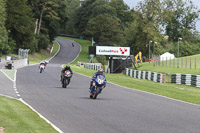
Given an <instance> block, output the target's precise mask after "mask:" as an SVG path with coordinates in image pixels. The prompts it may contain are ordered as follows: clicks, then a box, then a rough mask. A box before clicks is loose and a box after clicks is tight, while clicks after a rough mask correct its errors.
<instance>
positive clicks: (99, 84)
mask: <svg viewBox="0 0 200 133" xmlns="http://www.w3.org/2000/svg"><path fill="white" fill-rule="evenodd" d="M105 84H106V80H105V78H104V77H103V76H102V75H99V76H97V78H96V79H95V80H94V81H93V83H92V87H91V93H90V98H92V99H96V98H97V96H98V95H99V94H100V93H101V91H102V90H103V88H104V87H105Z"/></svg>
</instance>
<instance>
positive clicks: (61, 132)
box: [19, 98, 64, 133]
mask: <svg viewBox="0 0 200 133" xmlns="http://www.w3.org/2000/svg"><path fill="white" fill-rule="evenodd" d="M19 101H21V102H22V103H24V104H25V105H27V106H28V107H29V108H30V109H31V110H33V111H34V112H36V113H37V114H38V115H39V116H40V117H41V118H42V119H44V120H45V121H46V122H47V123H49V124H50V125H51V126H52V127H53V128H54V129H55V130H57V131H58V132H59V133H64V132H63V131H62V130H60V129H59V128H58V127H56V126H55V125H54V124H53V123H51V122H50V121H49V120H48V119H46V118H45V117H44V116H42V115H41V114H40V113H39V112H37V111H36V110H35V109H34V108H33V107H31V106H30V105H29V104H28V103H26V102H25V101H24V100H23V99H22V98H20V99H19Z"/></svg>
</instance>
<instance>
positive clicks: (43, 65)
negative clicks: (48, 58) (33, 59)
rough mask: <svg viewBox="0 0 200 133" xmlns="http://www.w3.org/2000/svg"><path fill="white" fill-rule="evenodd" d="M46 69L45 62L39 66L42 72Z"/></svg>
mask: <svg viewBox="0 0 200 133" xmlns="http://www.w3.org/2000/svg"><path fill="white" fill-rule="evenodd" d="M44 69H45V64H43V63H41V64H40V66H39V71H40V73H42V72H43V71H44Z"/></svg>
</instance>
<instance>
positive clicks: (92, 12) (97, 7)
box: [75, 0, 116, 33]
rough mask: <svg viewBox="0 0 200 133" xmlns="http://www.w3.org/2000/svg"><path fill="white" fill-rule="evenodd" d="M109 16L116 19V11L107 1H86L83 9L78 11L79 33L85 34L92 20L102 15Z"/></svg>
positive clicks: (77, 24) (77, 23)
mask: <svg viewBox="0 0 200 133" xmlns="http://www.w3.org/2000/svg"><path fill="white" fill-rule="evenodd" d="M100 14H109V15H110V16H112V17H116V12H115V9H114V8H113V7H111V6H109V3H108V2H107V1H105V0H86V1H84V3H83V5H82V7H80V8H79V9H78V10H77V17H78V18H77V22H76V25H75V26H76V27H77V28H78V31H79V33H83V32H84V31H85V29H86V27H87V23H88V21H89V20H90V19H92V18H94V17H96V16H98V15H100Z"/></svg>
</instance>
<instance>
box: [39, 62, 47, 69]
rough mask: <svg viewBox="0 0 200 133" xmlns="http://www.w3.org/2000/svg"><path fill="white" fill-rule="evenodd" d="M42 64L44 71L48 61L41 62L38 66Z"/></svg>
mask: <svg viewBox="0 0 200 133" xmlns="http://www.w3.org/2000/svg"><path fill="white" fill-rule="evenodd" d="M42 64H43V65H44V69H45V67H46V65H47V64H48V61H46V60H45V61H41V62H40V65H42ZM40 65H39V68H40Z"/></svg>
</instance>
